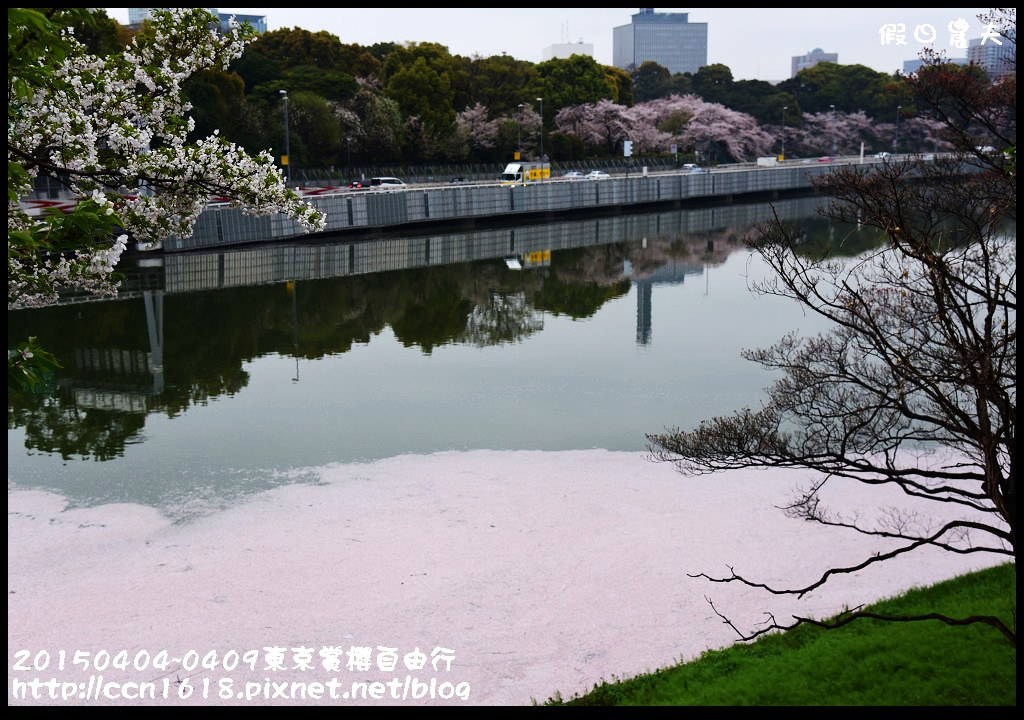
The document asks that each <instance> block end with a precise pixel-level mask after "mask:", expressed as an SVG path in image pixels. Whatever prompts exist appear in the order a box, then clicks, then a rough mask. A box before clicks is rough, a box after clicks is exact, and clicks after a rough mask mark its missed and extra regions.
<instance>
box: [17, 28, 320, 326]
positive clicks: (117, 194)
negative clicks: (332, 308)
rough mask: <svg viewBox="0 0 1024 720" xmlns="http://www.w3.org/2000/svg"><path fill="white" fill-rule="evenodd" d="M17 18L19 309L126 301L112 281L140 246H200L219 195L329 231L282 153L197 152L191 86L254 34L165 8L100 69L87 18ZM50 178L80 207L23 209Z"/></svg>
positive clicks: (222, 145) (210, 146)
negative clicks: (282, 163) (87, 296)
mask: <svg viewBox="0 0 1024 720" xmlns="http://www.w3.org/2000/svg"><path fill="white" fill-rule="evenodd" d="M7 17H8V71H7V86H8V109H7V121H8V124H7V161H8V210H7V223H8V308H9V309H10V308H14V307H23V306H31V305H40V304H46V303H51V302H54V301H55V300H56V299H57V296H58V292H59V291H61V290H62V289H65V288H76V289H84V290H86V291H89V292H94V293H101V294H112V293H114V292H116V281H115V280H114V279H113V269H114V266H115V265H116V263H117V261H118V259H119V257H120V255H121V253H122V252H123V251H124V249H125V245H126V241H127V240H128V238H129V236H131V237H134V238H135V239H136V240H138V241H140V242H148V241H159V240H162V239H163V238H164V237H167V236H168V235H170V234H177V235H180V236H188V235H189V234H191V231H192V227H193V225H194V223H195V221H196V219H197V218H198V217H199V214H200V213H201V212H202V211H203V209H204V208H205V206H206V203H207V201H208V199H209V196H210V195H211V194H216V195H218V196H222V197H227V198H229V199H230V201H231V203H232V204H234V205H236V206H238V207H241V208H243V209H245V210H246V211H248V212H252V213H259V214H267V213H275V212H278V213H284V214H287V215H289V216H290V217H292V218H294V219H295V220H297V221H298V222H300V223H301V224H302V225H303V226H305V227H306V228H307V229H309V230H317V229H321V228H322V227H323V226H324V217H323V216H322V214H321V213H319V212H318V211H316V210H315V209H314V208H313V207H311V206H309V205H306V204H305V203H303V202H302V201H301V200H300V199H299V197H298V196H297V195H296V194H295V192H293V191H291V190H289V189H288V188H287V187H285V185H284V182H283V180H282V177H281V174H280V172H279V171H278V170H277V169H276V168H275V166H274V160H273V158H272V157H271V155H270V154H269V153H266V152H264V153H261V154H259V155H257V156H255V157H253V156H250V155H248V154H247V153H246V152H244V151H243V150H242V149H241V148H239V147H237V146H235V145H233V144H231V143H229V142H227V141H225V140H224V139H223V138H221V137H219V135H218V133H217V132H215V133H214V134H213V135H212V136H210V137H207V138H205V139H202V140H199V141H198V142H195V143H192V144H189V143H188V142H187V139H186V138H187V135H188V133H189V131H190V130H191V129H192V128H193V126H194V122H193V120H192V119H191V118H190V117H189V116H188V112H189V110H190V109H191V106H190V105H189V103H188V102H187V100H186V99H185V95H184V93H183V91H182V86H183V83H184V82H185V81H186V80H187V79H188V78H189V77H191V76H192V75H194V74H195V73H197V72H199V71H201V70H203V69H206V68H213V67H220V68H224V69H226V68H227V66H228V64H229V63H230V62H231V61H232V60H234V59H235V58H237V57H239V55H240V54H241V52H242V48H243V47H244V45H245V43H246V42H247V41H248V40H249V39H251V38H252V37H253V33H254V31H253V30H252V29H251V28H249V27H247V26H246V27H238V26H237V25H236V26H235V27H234V28H233V29H232V30H231V31H230V32H229V33H227V34H225V35H220V34H218V33H217V32H216V31H215V30H212V29H211V27H212V26H211V23H212V22H213V21H214V20H215V18H214V17H213V16H212V15H211V14H210V13H209V12H207V11H205V10H203V9H200V8H175V9H171V10H168V11H164V10H154V11H153V20H152V25H151V31H149V32H144V33H140V34H139V35H138V36H137V37H136V38H135V39H134V40H133V41H132V44H131V45H129V46H127V47H125V49H124V50H123V52H121V53H114V54H111V55H109V56H106V57H98V56H95V55H91V54H89V52H88V51H87V50H86V48H85V46H84V45H82V44H81V43H80V42H78V41H77V40H76V39H75V38H74V36H73V34H72V32H71V30H70V28H71V27H72V26H73V25H75V24H76V23H89V22H91V21H92V15H91V13H90V12H89V11H88V9H85V8H50V9H32V8H13V9H9V10H8V16H7ZM43 177H46V178H48V179H49V180H50V181H51V182H52V183H57V184H59V185H61V186H62V187H63V188H65V189H66V190H67V191H68V192H69V193H70V194H71V195H73V196H76V197H78V198H80V199H81V202H80V203H79V205H78V207H77V209H76V210H75V211H74V212H71V213H68V214H66V215H50V216H48V217H38V216H34V215H32V214H30V213H29V212H28V211H27V210H26V209H25V208H24V206H23V205H22V200H24V199H25V198H26V197H27V196H28V195H29V194H30V193H31V191H32V187H33V182H34V181H36V180H37V179H38V178H43ZM121 231H123V232H121Z"/></svg>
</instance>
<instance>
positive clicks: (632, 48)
mask: <svg viewBox="0 0 1024 720" xmlns="http://www.w3.org/2000/svg"><path fill="white" fill-rule="evenodd" d="M648 60H652V61H654V62H656V63H658V64H659V65H661V66H662V67H664V68H667V69H668V71H669V72H670V73H672V74H673V75H675V74H676V73H681V72H688V73H695V72H697V71H698V70H700V69H701V68H702V67H704V66H705V65H707V64H708V24H707V23H692V22H690V19H689V13H656V12H654V8H640V12H638V13H637V14H636V15H633V19H632V22H631V23H630V24H629V25H621V26H619V27H617V28H614V30H613V34H612V64H613V65H615V66H616V67H620V68H622V69H624V70H629V69H632V68H638V67H640V65H642V64H643V63H645V62H647V61H648Z"/></svg>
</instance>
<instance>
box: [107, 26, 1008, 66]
mask: <svg viewBox="0 0 1024 720" xmlns="http://www.w3.org/2000/svg"><path fill="white" fill-rule="evenodd" d="M218 9H219V11H220V12H224V13H229V12H237V13H240V14H243V13H244V14H252V15H266V17H267V26H268V28H269V29H270V30H277V29H279V28H283V27H299V28H303V29H305V30H311V31H318V30H326V31H328V32H330V33H333V34H334V35H337V36H338V37H339V38H340V39H341V41H342V42H346V43H358V44H360V45H372V44H373V43H375V42H389V41H390V42H408V41H415V42H437V43H441V44H442V45H446V46H447V47H448V49H449V51H450V52H452V53H453V54H456V55H465V56H470V57H471V56H473V55H481V56H484V57H487V56H490V55H499V54H501V53H503V52H504V53H506V54H508V55H512V56H514V57H516V58H519V59H521V60H529V61H530V62H534V63H537V62H541V61H542V60H543V51H544V48H545V47H547V46H548V45H552V44H556V43H560V42H566V41H570V42H580V41H581V40H582V41H583V42H584V43H590V44H592V45H593V46H594V59H596V60H597V61H598V62H599V63H602V64H604V65H611V64H612V28H614V27H616V26H619V25H628V24H629V22H630V17H631V16H632V15H633V14H634V13H636V12H637V11H638V8H519V9H514V10H513V9H496V10H488V9H478V8H472V9H468V10H463V9H460V8H433V9H419V8H383V9H376V8H347V9H346V8H338V9H321V8H218ZM987 10H989V8H933V9H928V8H859V9H857V8H834V9H810V10H805V9H800V8H774V9H762V8H655V11H656V12H685V13H689V15H690V22H706V23H708V62H709V63H723V64H725V65H728V66H729V67H730V68H731V69H732V71H733V76H734V77H735V78H736V79H738V80H739V79H760V80H769V81H772V82H777V81H780V80H785V79H786V78H788V77H789V73H790V61H791V59H792V57H793V56H794V55H803V54H805V53H808V52H810V51H811V50H813V49H814V48H821V49H823V50H824V51H825V52H830V53H831V52H834V53H839V62H840V63H842V64H844V65H845V64H858V63H859V64H862V65H867V66H868V67H871V68H874V69H875V70H879V71H882V72H893V71H895V70H901V69H902V68H903V61H904V60H912V59H914V58H916V57H917V55H918V53H919V52H920V51H921V49H922V48H923V47H925V44H924V43H922V42H919V41H918V39H915V30H918V29H919V28H920V30H919V32H918V35H919V37H923V38H926V37H927V36H928V35H929V34H930V33H931V32H932V31H929V30H928V28H927V27H922V26H931V28H933V29H934V33H935V35H936V39H935V41H934V42H933V43H931V44H932V45H934V46H935V48H936V49H938V50H943V51H945V52H946V54H947V56H949V57H966V55H967V51H966V50H965V49H958V48H955V47H952V46H951V44H950V30H949V27H948V26H949V24H950V23H953V22H955V21H957V20H958V19H961V18H962V19H963V20H965V21H966V22H967V24H968V30H967V32H966V38H967V39H970V38H978V37H981V35H982V31H983V29H984V28H983V25H982V23H981V21H980V20H978V17H977V16H978V15H979V14H981V13H984V12H986V11H987ZM107 12H108V14H109V15H110V16H111V17H113V18H114V19H115V20H117V21H119V22H121V23H127V22H128V10H127V8H107ZM899 23H902V24H904V26H905V40H906V44H905V45H897V44H896V43H895V42H891V43H889V44H883V43H882V35H881V33H880V30H881V29H882V27H883V26H884V25H887V24H899Z"/></svg>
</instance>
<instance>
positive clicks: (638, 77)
mask: <svg viewBox="0 0 1024 720" xmlns="http://www.w3.org/2000/svg"><path fill="white" fill-rule="evenodd" d="M632 77H633V96H634V97H635V99H636V101H637V102H647V101H648V100H654V99H656V98H660V97H664V96H666V95H668V94H669V93H670V92H671V88H670V85H669V80H670V79H671V78H672V73H670V72H669V71H668V68H666V67H664V66H662V65H659V64H658V63H656V62H654V61H653V60H646V61H645V62H643V63H641V64H640V67H638V68H636V69H635V70H634V71H633V74H632ZM687 92H689V90H687Z"/></svg>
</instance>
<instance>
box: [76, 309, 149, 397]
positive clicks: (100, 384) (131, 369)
mask: <svg viewBox="0 0 1024 720" xmlns="http://www.w3.org/2000/svg"><path fill="white" fill-rule="evenodd" d="M141 294H142V299H143V302H144V303H145V306H146V329H147V330H148V334H149V351H148V352H146V351H144V350H140V349H125V348H85V347H78V348H75V366H76V367H77V369H78V370H79V372H80V373H81V374H82V375H84V376H85V377H86V378H88V380H86V381H85V382H84V383H83V382H82V380H81V379H76V380H75V381H74V382H73V384H72V385H71V386H65V387H67V389H68V390H69V392H71V393H72V394H73V395H74V398H75V406H76V407H79V408H96V409H99V410H114V411H118V412H141V413H145V412H146V411H147V410H148V408H149V398H150V397H152V396H154V395H159V394H160V393H162V392H163V391H164V297H163V295H164V293H163V290H143V291H141Z"/></svg>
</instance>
